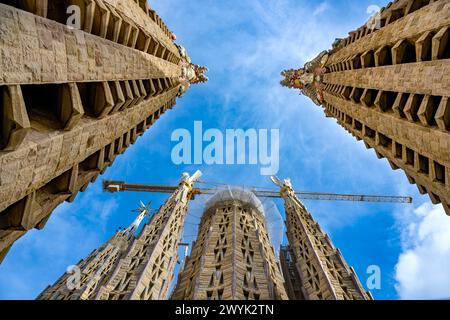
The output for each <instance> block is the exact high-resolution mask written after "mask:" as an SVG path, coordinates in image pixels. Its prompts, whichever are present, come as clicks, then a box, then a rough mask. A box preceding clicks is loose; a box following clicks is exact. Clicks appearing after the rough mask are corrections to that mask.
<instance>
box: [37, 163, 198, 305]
mask: <svg viewBox="0 0 450 320" xmlns="http://www.w3.org/2000/svg"><path fill="white" fill-rule="evenodd" d="M200 176H201V172H199V171H197V172H196V173H195V174H194V175H192V176H189V175H187V174H183V179H182V180H181V181H180V183H179V185H178V187H177V189H176V190H175V192H174V193H173V194H172V195H171V196H170V197H169V198H168V199H167V200H166V202H165V203H164V204H163V205H162V206H161V207H160V208H159V210H158V211H157V212H156V213H155V214H154V215H152V216H151V218H150V219H149V221H148V222H147V223H146V224H145V225H144V226H143V228H142V230H141V231H140V232H139V234H138V235H136V231H137V230H138V227H139V224H140V222H141V221H142V219H143V218H144V216H145V215H148V214H149V213H150V209H149V208H147V207H146V206H141V208H140V209H139V211H140V214H139V216H138V218H137V219H136V221H135V222H134V223H133V224H131V225H130V227H128V228H127V229H125V230H123V231H118V232H117V233H116V234H115V235H114V236H113V237H112V238H111V239H110V240H109V241H108V242H107V243H105V244H104V245H103V246H101V247H100V248H98V249H97V250H94V251H93V252H92V253H91V254H90V255H89V256H88V257H87V258H86V259H84V260H81V261H80V262H79V263H78V264H77V267H78V269H79V273H80V276H79V277H78V278H77V276H76V275H75V274H74V272H73V271H71V272H66V273H65V274H63V275H62V276H61V277H60V278H59V279H58V280H57V281H56V282H55V284H53V285H51V286H48V287H47V288H46V289H45V290H44V291H43V292H42V293H41V294H40V295H39V296H38V297H37V299H39V300H165V299H167V297H168V294H169V289H170V284H171V283H172V279H173V274H174V270H175V265H176V263H177V260H178V249H179V245H180V239H181V234H182V232H183V227H184V220H185V218H186V214H187V209H188V204H189V200H190V199H191V198H192V196H193V193H192V190H193V184H194V183H195V182H196V180H197V179H198V178H199V177H200Z"/></svg>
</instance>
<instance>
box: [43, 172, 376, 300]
mask: <svg viewBox="0 0 450 320" xmlns="http://www.w3.org/2000/svg"><path fill="white" fill-rule="evenodd" d="M200 176H201V173H200V172H196V173H195V174H194V175H193V176H192V177H189V176H188V175H186V174H185V175H184V177H183V179H182V180H181V182H180V184H179V185H178V187H177V188H176V189H175V191H174V192H173V194H172V195H171V196H170V197H169V198H168V200H167V201H166V202H165V204H164V205H162V206H161V207H160V209H159V210H158V211H157V213H156V214H155V215H153V216H152V218H151V219H150V220H149V221H148V223H147V224H146V225H144V227H143V228H142V230H141V231H140V233H139V234H138V235H137V236H136V235H135V233H136V230H137V229H138V226H139V222H140V221H142V219H143V217H144V215H146V214H147V213H148V212H149V211H150V209H148V208H147V207H145V206H142V207H141V208H140V215H139V217H138V218H137V219H136V221H135V222H134V223H133V224H132V225H131V226H130V227H128V228H127V229H125V230H124V231H118V232H117V233H116V234H115V235H114V236H113V237H112V238H111V239H110V240H109V241H108V242H107V243H106V244H104V245H103V246H101V247H100V248H99V249H97V250H94V251H93V252H92V253H91V254H90V255H89V256H88V258H86V259H84V260H81V261H80V262H79V263H78V264H77V267H78V270H79V273H78V274H79V276H78V277H77V276H76V275H74V272H73V271H70V272H67V273H65V274H63V275H62V276H61V277H60V278H59V279H58V280H57V281H56V282H55V284H53V285H52V286H49V287H47V288H46V289H45V290H44V291H43V292H42V293H41V294H40V295H39V297H38V299H43V300H164V299H167V298H169V294H170V292H169V290H170V287H171V284H172V282H173V278H174V271H175V265H176V264H177V262H178V250H179V246H180V245H185V244H182V243H181V239H182V237H181V236H182V233H183V228H184V221H185V217H186V215H187V210H188V202H189V201H190V200H191V199H192V198H193V197H194V196H195V194H198V189H196V188H194V187H193V184H194V183H195V182H196V181H197V180H198V178H199V177H200ZM273 180H274V182H276V184H277V185H278V186H280V190H281V191H280V195H281V197H282V198H283V199H284V201H285V209H286V227H287V238H288V240H289V244H288V245H287V246H285V247H281V250H280V259H279V261H278V259H277V257H276V253H275V250H274V248H273V246H272V242H271V241H270V235H269V232H268V225H267V221H266V213H265V211H264V208H263V205H262V203H261V201H260V200H259V199H258V198H257V197H256V196H255V194H254V193H253V192H251V191H247V190H244V189H241V188H234V187H228V188H226V189H224V190H220V191H217V192H216V193H215V194H214V195H213V196H211V197H210V199H209V200H208V201H207V203H206V206H205V209H204V212H203V215H202V218H201V221H200V225H199V230H198V236H197V239H196V241H194V242H193V243H192V247H191V253H190V255H189V257H187V258H186V260H185V261H184V263H183V264H182V265H181V268H180V271H179V274H178V280H177V284H176V286H175V288H174V290H173V292H172V294H171V296H170V299H173V300H287V299H290V300H314V299H329V300H344V299H349V300H351V299H360V300H364V299H367V300H368V299H372V296H371V295H370V293H368V292H366V291H364V289H363V287H362V286H361V284H360V283H359V280H358V278H357V276H356V273H355V272H354V270H353V269H352V268H351V267H348V266H347V264H346V263H345V261H344V259H343V257H342V255H341V254H340V252H339V250H337V249H335V248H334V247H333V244H332V243H331V240H330V239H329V238H328V236H327V235H326V234H325V233H323V232H322V230H321V228H320V226H319V225H318V224H317V223H316V222H315V221H314V219H313V218H312V216H311V215H310V213H309V212H308V211H307V210H306V208H305V207H304V206H303V204H302V203H301V202H300V201H299V200H298V198H297V197H296V195H295V193H294V191H293V189H292V187H291V185H290V182H289V180H284V181H283V182H282V181H280V180H278V179H277V178H275V177H273ZM186 253H187V251H186ZM75 285H76V286H75Z"/></svg>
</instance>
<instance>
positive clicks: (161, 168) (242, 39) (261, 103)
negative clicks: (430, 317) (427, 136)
mask: <svg viewBox="0 0 450 320" xmlns="http://www.w3.org/2000/svg"><path fill="white" fill-rule="evenodd" d="M383 4H385V1H374V0H370V1H365V0H362V1H361V0H359V1H349V0H348V1H322V2H321V1H299V0H296V1H294V0H277V1H269V0H241V1H234V0H229V1H217V0H216V1H212V0H209V1H207V0H195V1H181V0H164V1H156V0H155V1H152V2H151V6H152V7H153V8H155V9H156V11H157V12H158V14H159V15H160V16H161V17H162V18H163V20H164V21H165V22H166V23H167V25H168V26H169V28H170V29H171V30H172V31H173V32H174V33H175V34H176V35H177V38H178V42H179V43H180V44H182V45H184V46H185V47H186V48H187V49H188V51H189V54H190V56H191V57H192V59H193V61H194V62H195V63H198V64H202V65H206V66H208V68H209V70H210V71H209V72H208V76H209V78H210V81H209V82H208V83H206V84H201V85H196V86H193V87H191V89H190V90H189V92H188V93H187V94H186V95H185V96H184V97H182V98H181V99H179V100H178V103H177V105H176V106H175V107H174V108H173V109H172V110H170V111H168V112H167V113H165V114H164V115H163V116H162V117H161V118H160V120H158V121H157V122H156V123H155V125H154V126H152V127H151V128H150V129H149V130H148V131H147V132H146V133H145V135H144V136H143V137H141V138H140V139H138V141H137V142H136V143H135V145H133V146H131V147H130V148H128V150H127V151H126V153H125V154H124V155H121V156H119V157H118V158H117V159H116V161H115V163H114V165H113V166H112V167H110V168H109V169H108V170H107V171H106V173H105V174H104V175H103V176H102V177H101V178H99V179H98V180H97V181H96V183H94V184H92V185H91V186H90V187H89V188H88V189H87V191H86V192H85V193H83V194H80V195H79V196H78V197H77V199H76V200H75V202H74V203H72V204H67V203H65V204H63V205H62V206H60V207H59V208H57V209H56V210H55V212H54V213H53V215H52V217H51V219H50V221H49V222H48V224H47V226H46V228H45V229H44V230H41V231H37V230H32V231H30V232H28V234H27V235H25V236H24V237H23V238H22V239H20V240H19V241H17V242H16V244H15V245H14V246H13V248H12V250H11V251H10V253H9V255H8V256H7V257H6V259H5V261H4V262H3V264H2V265H0V299H33V298H35V297H36V296H37V295H38V294H39V292H40V291H42V290H43V289H44V288H45V287H46V286H47V285H48V284H51V283H53V282H54V281H55V280H56V279H57V278H58V277H59V276H60V275H61V274H62V273H63V272H64V271H65V270H66V268H67V267H68V266H69V265H72V264H74V263H76V262H77V261H79V260H80V259H81V258H83V257H85V256H86V255H87V254H88V253H89V252H90V251H91V250H92V249H94V248H95V247H97V246H99V245H100V244H101V243H103V242H104V241H106V240H107V239H108V238H109V237H110V235H111V234H112V233H113V232H114V231H115V230H116V229H117V227H119V226H127V225H128V224H129V223H130V222H131V221H132V220H133V219H134V215H133V214H132V213H131V212H130V211H131V210H133V209H135V208H137V206H138V203H139V200H143V201H144V202H146V201H150V200H152V201H153V206H154V207H155V208H157V207H158V206H159V205H160V204H161V203H162V202H163V201H164V199H165V197H166V196H165V195H155V194H142V193H141V194H139V193H120V194H105V193H103V192H102V190H101V181H102V179H117V180H125V181H129V182H134V183H159V184H176V183H177V182H178V180H179V175H180V173H181V172H183V171H189V172H193V171H195V170H196V169H200V170H202V171H203V173H204V176H203V177H202V179H203V180H206V181H218V182H225V183H230V184H233V185H237V186H249V185H255V186H262V187H272V184H271V182H270V181H269V180H268V177H265V176H261V175H260V166H258V165H232V166H227V165H213V166H207V165H198V166H195V165H189V166H184V165H180V166H178V165H175V164H173V163H172V161H171V150H172V147H173V146H174V145H175V143H173V142H171V139H170V138H171V133H172V132H173V131H174V130H176V129H178V128H186V129H188V130H192V129H193V123H194V121H197V120H198V121H202V122H203V127H204V128H205V129H208V128H217V129H220V130H222V131H223V132H224V131H225V129H235V128H240V129H244V130H246V129H249V128H255V129H279V130H280V171H279V173H278V176H280V177H283V178H284V177H290V178H291V179H292V182H293V185H294V188H295V189H296V190H297V191H321V192H339V193H357V194H361V193H366V194H388V195H389V194H392V195H397V194H402V195H411V196H414V198H415V200H414V204H413V205H393V204H373V203H352V202H347V203H344V202H325V201H322V202H318V201H305V205H306V206H307V207H308V209H309V210H310V211H311V213H312V214H313V215H314V217H315V218H316V219H317V220H318V221H319V223H320V224H321V225H322V227H323V229H324V230H325V231H326V232H327V233H329V235H330V237H331V239H332V241H333V242H334V244H335V246H336V247H338V248H339V249H340V250H341V251H342V253H343V255H344V258H345V259H346V261H347V262H348V264H349V265H351V266H353V267H354V268H355V270H356V272H357V274H358V276H359V278H360V280H361V282H362V283H363V284H364V285H365V283H366V279H367V277H368V274H367V273H366V269H367V267H368V266H370V265H378V266H380V268H381V272H382V287H381V290H373V291H372V294H373V295H374V297H375V298H376V299H399V298H403V299H408V298H412V299H415V298H425V299H429V298H449V297H450V280H449V279H448V276H447V275H446V272H447V271H448V270H449V268H450V236H449V235H448V232H446V230H448V228H450V219H449V218H448V217H446V216H445V213H444V211H443V209H442V208H441V207H440V206H432V205H431V204H430V203H429V201H428V198H427V197H425V196H420V195H419V194H418V192H417V189H416V188H415V187H414V186H411V185H409V183H408V182H407V179H406V177H405V176H404V174H403V173H402V172H401V171H393V170H392V169H391V168H390V166H389V165H388V163H387V161H385V160H378V159H377V157H376V156H375V153H374V151H373V150H367V149H366V148H365V147H364V144H363V143H362V142H356V140H355V139H354V138H353V137H352V136H351V135H349V134H348V133H347V132H346V131H345V130H344V129H343V128H341V127H340V126H339V125H337V124H336V122H335V120H334V119H330V118H325V116H324V113H323V111H322V109H321V108H319V107H317V106H315V105H314V104H313V103H312V102H311V101H310V100H309V99H308V98H306V97H303V96H299V94H298V92H296V91H293V90H288V89H286V88H282V87H280V86H279V81H280V76H279V73H280V71H281V70H282V69H285V68H291V67H300V66H303V64H304V63H305V62H306V61H307V60H308V59H311V58H313V57H314V56H315V55H316V54H317V53H318V52H320V51H322V50H324V49H328V48H330V46H331V43H332V42H333V41H334V39H335V38H337V37H344V36H345V35H346V34H347V32H348V31H351V30H353V29H356V28H357V27H359V26H360V25H362V24H363V23H364V22H365V21H366V20H367V19H368V17H369V15H368V14H367V12H366V9H367V8H368V7H369V6H370V5H380V6H381V5H383ZM204 203H205V197H203V196H202V197H198V198H197V199H196V200H195V201H193V202H192V203H191V210H190V214H189V216H188V218H187V224H186V231H185V240H186V241H192V240H194V236H193V235H195V234H196V224H197V223H198V217H199V216H200V214H201V211H202V205H203V204H204ZM275 204H276V205H277V207H278V209H279V211H280V212H281V213H282V212H283V204H282V202H281V201H279V200H276V201H275Z"/></svg>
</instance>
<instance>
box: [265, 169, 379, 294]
mask: <svg viewBox="0 0 450 320" xmlns="http://www.w3.org/2000/svg"><path fill="white" fill-rule="evenodd" d="M271 180H272V181H273V183H275V184H276V185H277V186H278V187H280V194H281V196H282V198H283V199H284V205H285V212H286V228H287V238H288V240H289V245H290V249H291V250H292V253H293V255H294V259H295V266H296V268H295V270H296V272H298V275H299V277H297V278H300V279H301V290H302V293H303V296H304V297H305V299H307V300H311V299H314V300H315V299H321V300H322V299H330V300H369V299H371V298H372V297H371V295H370V293H368V292H366V291H365V290H364V289H363V287H362V286H361V284H360V282H359V280H358V278H357V276H356V273H355V272H354V270H353V268H351V267H348V266H347V264H346V262H345V261H344V258H343V257H342V255H341V253H340V251H339V250H338V249H336V248H334V246H333V244H332V242H331V240H330V238H329V237H328V235H327V234H325V233H324V232H323V231H322V229H321V228H320V225H319V224H318V223H317V222H316V221H315V220H314V219H313V217H312V216H311V214H310V213H309V212H308V210H307V209H306V207H305V206H304V205H303V204H302V203H301V202H300V200H299V199H298V198H297V196H296V195H295V192H294V190H293V188H292V184H291V181H290V180H289V179H284V180H280V179H278V178H277V177H276V176H272V177H271Z"/></svg>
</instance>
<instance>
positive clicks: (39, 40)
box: [0, 0, 195, 262]
mask: <svg viewBox="0 0 450 320" xmlns="http://www.w3.org/2000/svg"><path fill="white" fill-rule="evenodd" d="M0 2H1V3H0V70H2V72H1V74H0V95H1V99H0V121H1V126H0V262H1V260H2V259H3V258H4V256H5V255H6V253H7V252H8V250H9V249H10V247H11V245H12V244H13V243H14V241H16V240H17V239H18V238H19V237H21V236H22V235H23V234H25V233H26V232H27V231H28V230H30V229H32V228H38V229H40V228H43V227H44V225H45V223H46V221H47V220H48V218H49V217H50V214H51V212H52V211H53V209H54V208H55V207H56V206H58V205H59V204H60V203H62V202H63V201H69V202H70V201H73V200H74V198H75V196H76V194H77V193H78V192H79V191H84V190H85V189H86V188H87V186H88V185H89V183H90V182H93V181H95V179H96V178H97V176H98V175H100V174H102V173H103V172H104V171H105V170H106V168H107V167H108V166H110V165H111V164H112V163H113V161H114V159H115V157H116V156H117V155H119V154H121V153H123V152H124V151H125V150H126V148H127V147H128V146H129V145H130V144H133V143H134V142H135V141H136V139H137V138H138V137H139V136H141V135H142V134H143V133H144V131H145V130H146V129H148V128H149V127H150V126H151V125H152V124H153V123H154V122H155V121H156V120H157V119H158V118H159V117H160V116H161V115H162V114H163V113H164V112H165V111H167V110H168V109H171V108H172V107H173V106H174V105H175V103H176V97H177V96H179V95H180V88H181V85H180V82H181V81H182V80H183V79H182V78H183V68H189V66H190V64H187V63H186V61H185V59H186V56H185V55H181V54H180V52H181V51H182V50H180V47H179V46H177V45H176V44H175V43H174V39H175V36H174V35H173V34H172V33H171V32H170V31H169V30H168V29H167V27H166V25H165V24H164V23H163V22H162V20H161V19H160V18H159V16H158V15H157V14H156V13H155V11H154V10H152V9H151V8H150V7H149V6H148V4H147V2H146V1H142V0H141V1H138V0H115V1H113V0H59V1H46V0H34V1H33V0H27V1H26V0H20V1H15V0H14V1H0ZM71 5H76V6H78V8H80V12H81V19H80V22H81V29H80V30H78V29H74V28H73V27H70V26H67V25H66V20H67V19H68V17H69V14H66V10H67V8H68V7H69V6H71ZM189 80H190V81H192V79H189ZM192 83H195V81H192ZM185 87H186V86H185ZM184 89H185V88H184Z"/></svg>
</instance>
